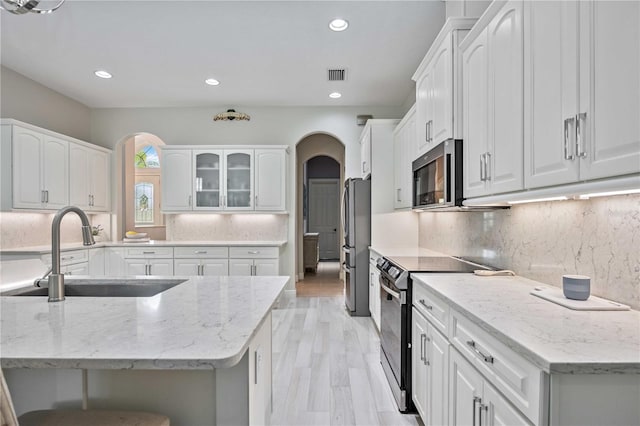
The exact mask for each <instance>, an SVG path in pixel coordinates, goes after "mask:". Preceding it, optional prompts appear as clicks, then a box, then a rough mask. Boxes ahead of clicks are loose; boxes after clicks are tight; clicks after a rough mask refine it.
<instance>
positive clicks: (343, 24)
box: [329, 18, 349, 32]
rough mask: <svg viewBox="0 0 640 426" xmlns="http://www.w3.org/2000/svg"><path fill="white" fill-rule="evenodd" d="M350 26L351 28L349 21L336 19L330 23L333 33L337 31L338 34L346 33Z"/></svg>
mask: <svg viewBox="0 0 640 426" xmlns="http://www.w3.org/2000/svg"><path fill="white" fill-rule="evenodd" d="M348 26H349V21H347V20H346V19H342V18H336V19H334V20H333V21H331V22H329V28H331V30H332V31H336V32H340V31H344V30H346V29H347V27H348Z"/></svg>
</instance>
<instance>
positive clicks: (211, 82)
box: [204, 78, 220, 86]
mask: <svg viewBox="0 0 640 426" xmlns="http://www.w3.org/2000/svg"><path fill="white" fill-rule="evenodd" d="M204 82H205V83H207V84H208V85H209V86H217V85H218V84H220V82H219V81H218V80H216V79H215V78H208V79H206V80H205V81H204Z"/></svg>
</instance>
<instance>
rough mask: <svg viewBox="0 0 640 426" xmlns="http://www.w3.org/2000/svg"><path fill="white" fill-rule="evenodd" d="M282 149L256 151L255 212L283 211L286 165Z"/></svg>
mask: <svg viewBox="0 0 640 426" xmlns="http://www.w3.org/2000/svg"><path fill="white" fill-rule="evenodd" d="M285 154H286V153H285V151H284V150H282V149H256V150H255V162H256V175H255V181H256V195H255V208H256V210H269V211H278V210H285V208H286V206H285V199H286V188H287V185H286V175H287V164H286V155H285Z"/></svg>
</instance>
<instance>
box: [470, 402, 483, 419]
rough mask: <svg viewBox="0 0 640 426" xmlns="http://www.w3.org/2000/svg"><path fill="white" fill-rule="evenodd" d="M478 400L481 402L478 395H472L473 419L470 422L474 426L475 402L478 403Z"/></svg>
mask: <svg viewBox="0 0 640 426" xmlns="http://www.w3.org/2000/svg"><path fill="white" fill-rule="evenodd" d="M479 402H480V403H481V402H482V399H481V398H479V397H477V396H474V397H473V411H472V413H473V420H472V421H471V424H472V425H473V426H476V404H477V403H479Z"/></svg>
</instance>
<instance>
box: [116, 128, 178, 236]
mask: <svg viewBox="0 0 640 426" xmlns="http://www.w3.org/2000/svg"><path fill="white" fill-rule="evenodd" d="M164 145H165V143H164V142H163V141H162V140H161V139H160V138H159V137H157V136H155V135H153V134H150V133H136V134H133V135H130V136H127V137H125V138H124V139H122V140H121V141H120V142H119V143H118V144H117V145H116V158H117V161H116V184H117V187H118V188H120V191H116V205H115V206H114V210H115V211H116V212H118V215H117V217H118V221H117V224H116V236H117V238H118V239H121V238H123V237H124V234H125V232H126V231H136V232H145V233H147V234H148V235H149V237H150V238H151V239H153V240H164V239H166V231H165V224H164V216H163V215H162V214H161V212H160V194H161V185H162V182H161V179H160V171H161V168H162V151H161V150H160V147H161V146H164Z"/></svg>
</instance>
